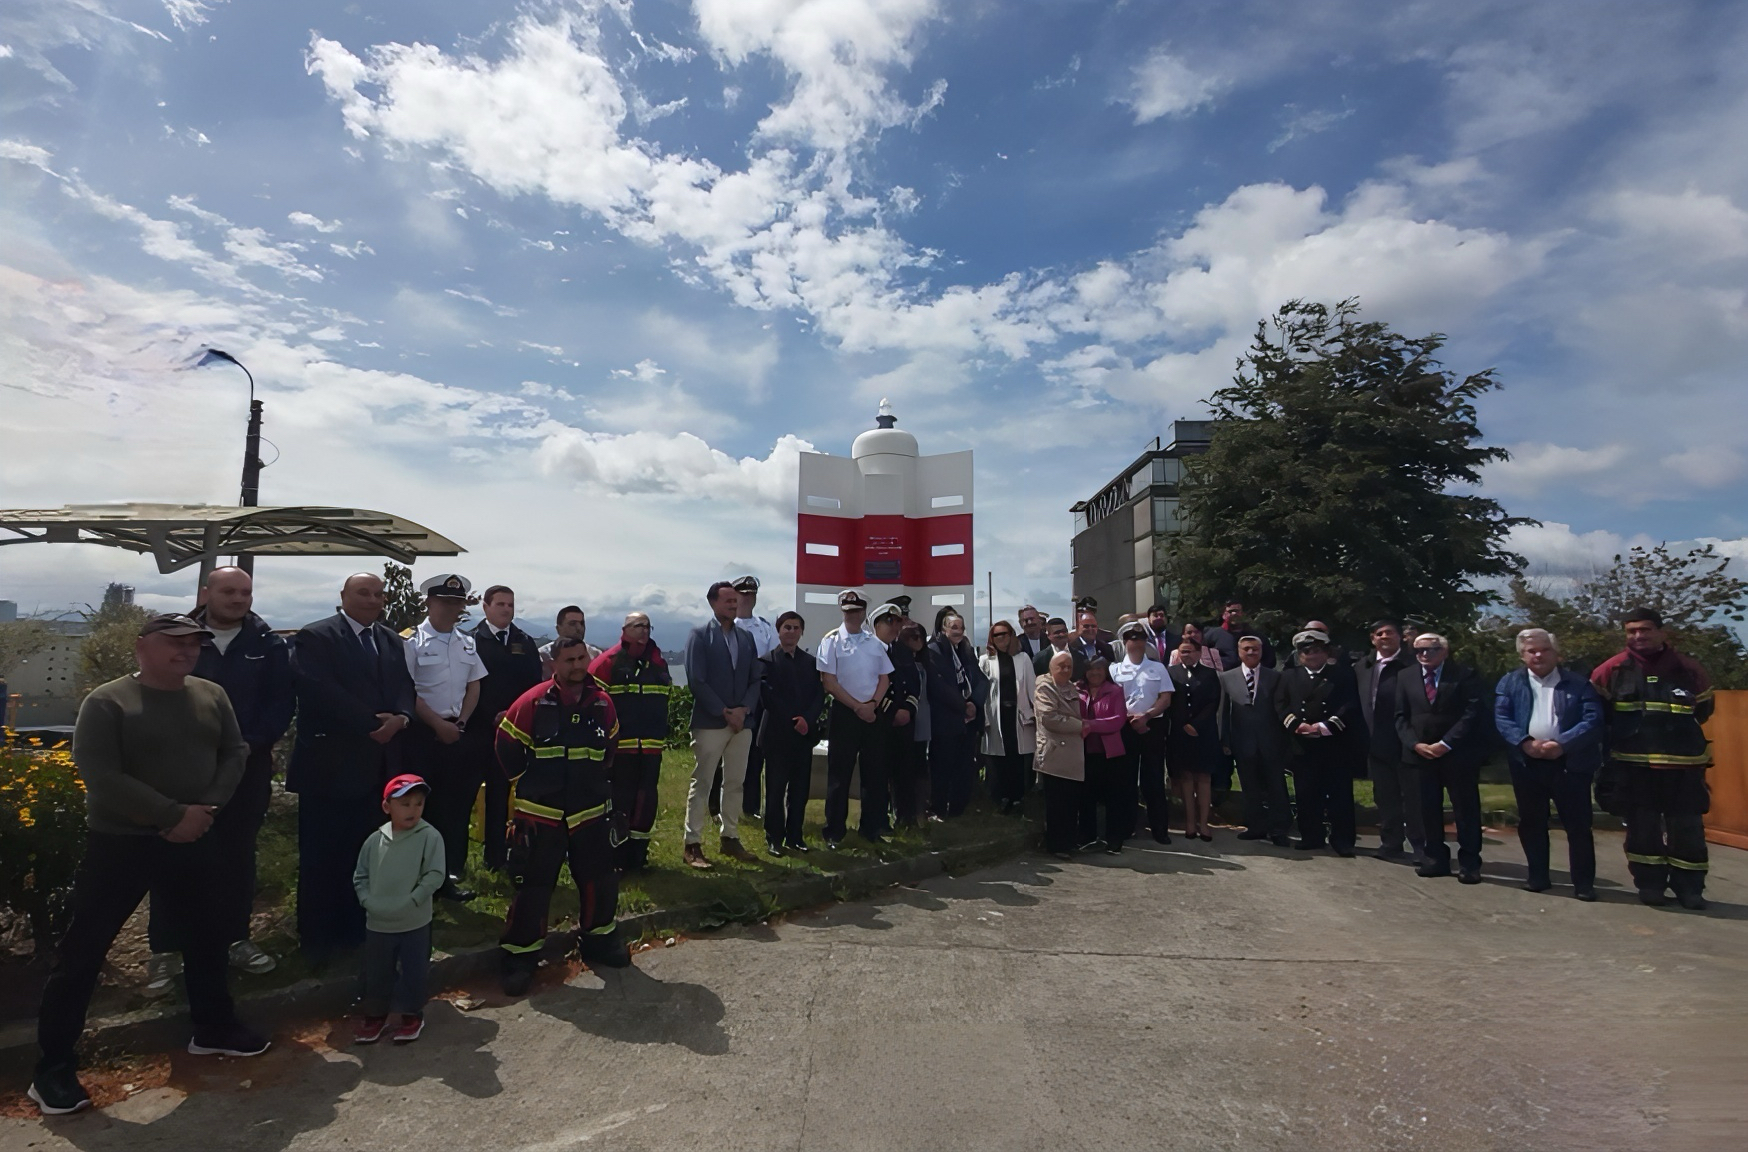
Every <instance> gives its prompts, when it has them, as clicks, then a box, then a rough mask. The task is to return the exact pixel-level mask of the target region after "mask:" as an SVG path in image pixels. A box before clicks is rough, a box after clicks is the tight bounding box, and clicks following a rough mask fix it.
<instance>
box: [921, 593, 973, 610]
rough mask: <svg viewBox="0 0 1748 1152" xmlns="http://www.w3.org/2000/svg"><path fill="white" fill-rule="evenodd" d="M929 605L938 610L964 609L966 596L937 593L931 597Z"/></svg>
mask: <svg viewBox="0 0 1748 1152" xmlns="http://www.w3.org/2000/svg"><path fill="white" fill-rule="evenodd" d="M929 603H930V604H932V605H934V606H935V607H936V608H946V607H952V608H963V607H964V606H965V594H964V593H963V592H937V593H935V594H934V595H933V596H931V597H929Z"/></svg>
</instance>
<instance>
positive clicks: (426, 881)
mask: <svg viewBox="0 0 1748 1152" xmlns="http://www.w3.org/2000/svg"><path fill="white" fill-rule="evenodd" d="M430 793H431V786H430V785H429V784H427V783H425V781H424V780H423V779H421V778H420V777H418V776H414V775H411V774H407V775H402V776H396V777H395V778H394V779H393V780H390V781H389V782H388V783H387V784H385V785H384V786H383V789H382V810H383V812H385V813H387V815H388V823H387V824H384V825H383V826H382V827H381V828H378V829H377V830H376V831H375V832H372V833H371V834H370V835H369V836H367V837H365V839H364V846H363V847H362V848H360V849H359V850H358V867H357V868H356V869H354V870H353V873H352V888H353V890H354V891H356V892H357V893H358V903H359V904H360V905H362V906H363V908H364V978H363V985H364V987H363V995H361V996H360V997H359V1001H358V1007H359V1019H358V1027H357V1028H356V1029H354V1031H353V1033H352V1038H353V1039H354V1040H356V1041H357V1042H358V1043H360V1044H374V1043H375V1042H376V1041H378V1040H380V1039H382V1034H383V1033H384V1032H385V1031H387V1030H388V1014H389V1012H391V1011H393V1012H398V1013H400V1017H401V1019H400V1023H399V1024H398V1025H397V1026H396V1027H395V1030H394V1032H393V1033H392V1034H391V1035H390V1039H392V1040H393V1041H394V1042H395V1043H397V1044H410V1043H411V1042H413V1041H414V1040H417V1039H418V1038H419V1033H420V1032H422V1031H424V1028H425V977H426V972H427V970H428V969H429V967H430V964H431V897H432V895H433V894H435V893H436V891H437V889H439V888H441V887H442V886H443V884H444V883H445V882H446V881H447V880H448V878H449V874H448V872H447V871H446V870H445V868H444V859H443V835H442V833H440V832H438V831H437V829H435V828H433V827H432V826H431V825H429V824H427V823H425V797H426V796H428V795H430Z"/></svg>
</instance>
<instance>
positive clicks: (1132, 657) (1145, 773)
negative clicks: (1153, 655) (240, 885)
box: [1111, 620, 1171, 844]
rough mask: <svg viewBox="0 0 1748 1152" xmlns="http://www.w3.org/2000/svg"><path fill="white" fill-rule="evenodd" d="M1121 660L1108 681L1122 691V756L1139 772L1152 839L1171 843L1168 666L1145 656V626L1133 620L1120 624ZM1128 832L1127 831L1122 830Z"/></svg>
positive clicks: (1115, 664)
mask: <svg viewBox="0 0 1748 1152" xmlns="http://www.w3.org/2000/svg"><path fill="white" fill-rule="evenodd" d="M1121 639H1122V641H1123V658H1122V659H1121V660H1119V661H1117V662H1116V663H1114V664H1112V665H1111V680H1112V682H1113V683H1115V684H1116V685H1117V687H1119V688H1121V689H1122V690H1123V703H1124V706H1125V707H1126V708H1127V710H1128V713H1129V722H1128V723H1127V724H1125V725H1123V752H1124V754H1125V756H1126V757H1127V758H1128V759H1131V760H1133V761H1134V762H1135V764H1136V765H1137V767H1138V769H1139V773H1140V784H1141V795H1142V797H1143V798H1144V799H1145V800H1146V801H1147V824H1148V827H1149V828H1150V829H1151V830H1152V832H1153V839H1154V841H1155V842H1156V843H1159V844H1170V843H1171V833H1170V832H1168V831H1167V830H1166V829H1167V828H1168V827H1169V826H1170V823H1171V795H1170V793H1168V792H1167V791H1166V790H1165V734H1166V728H1167V727H1168V725H1169V724H1170V723H1171V722H1170V720H1169V719H1168V718H1167V716H1166V714H1165V713H1166V709H1168V708H1170V707H1171V676H1170V674H1168V673H1167V672H1166V666H1165V665H1164V664H1161V663H1160V662H1159V661H1158V660H1150V659H1148V657H1147V645H1148V643H1149V641H1150V640H1151V637H1150V635H1149V634H1148V631H1147V625H1146V624H1144V623H1142V622H1141V621H1139V620H1132V621H1130V622H1129V623H1128V624H1125V625H1123V632H1122V636H1121ZM1124 831H1127V829H1124Z"/></svg>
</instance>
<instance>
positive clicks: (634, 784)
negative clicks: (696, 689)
mask: <svg viewBox="0 0 1748 1152" xmlns="http://www.w3.org/2000/svg"><path fill="white" fill-rule="evenodd" d="M555 643H556V641H555ZM589 673H590V675H592V676H594V678H595V680H596V682H597V683H599V684H600V685H601V686H602V687H603V688H605V689H606V690H607V696H608V698H609V699H611V700H612V701H613V710H614V712H615V713H616V714H617V715H618V717H619V748H618V751H617V752H615V753H614V755H613V810H614V811H615V812H618V813H620V814H622V815H623V816H624V817H625V818H626V825H627V827H626V833H625V837H626V838H625V843H624V844H622V845H620V847H619V863H620V867H621V869H622V870H624V871H626V872H636V871H639V870H641V869H642V868H643V867H644V865H645V864H647V863H648V862H649V832H650V829H651V828H653V827H655V817H656V786H657V784H658V783H659V782H660V780H661V772H662V751H663V749H665V748H666V747H667V746H668V697H669V696H671V695H672V694H673V691H674V677H673V674H672V673H671V672H669V671H668V662H667V660H666V659H665V658H664V657H663V656H662V650H661V649H660V648H659V647H657V646H656V642H655V641H654V640H653V639H651V638H650V633H649V617H648V616H646V615H644V614H643V613H642V612H627V613H626V614H625V624H624V625H623V626H622V627H621V628H620V630H619V643H617V644H615V645H613V647H611V648H609V649H607V651H605V652H603V653H601V654H600V655H599V656H597V657H595V659H594V660H593V661H592V662H591V663H590V664H589Z"/></svg>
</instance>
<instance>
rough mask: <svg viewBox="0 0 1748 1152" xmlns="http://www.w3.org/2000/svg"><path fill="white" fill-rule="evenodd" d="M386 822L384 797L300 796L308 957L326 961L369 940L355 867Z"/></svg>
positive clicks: (300, 919)
mask: <svg viewBox="0 0 1748 1152" xmlns="http://www.w3.org/2000/svg"><path fill="white" fill-rule="evenodd" d="M387 820H388V817H387V816H384V815H383V812H382V798H381V797H380V796H321V795H316V794H313V793H309V792H304V793H301V794H300V795H299V796H298V798H297V937H298V944H299V946H300V947H301V948H302V950H303V953H304V955H306V956H308V957H310V958H312V959H315V960H322V959H325V958H326V957H328V956H329V955H331V954H333V953H334V952H338V951H342V950H344V949H347V948H355V947H357V946H358V945H359V944H362V943H363V942H364V909H363V908H362V907H360V906H359V904H358V894H357V893H356V892H355V891H353V888H352V871H353V869H354V868H356V867H357V866H358V850H359V848H361V847H363V845H364V838H365V837H366V836H369V835H370V834H371V832H373V831H375V830H376V829H378V828H380V827H382V825H383V824H384V823H385V822H386V821H387Z"/></svg>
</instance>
